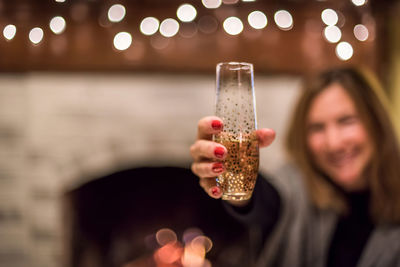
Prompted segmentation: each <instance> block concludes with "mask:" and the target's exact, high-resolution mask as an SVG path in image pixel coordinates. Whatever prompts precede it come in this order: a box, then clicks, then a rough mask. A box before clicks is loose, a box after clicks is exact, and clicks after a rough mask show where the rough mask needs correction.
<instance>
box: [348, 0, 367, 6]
mask: <svg viewBox="0 0 400 267" xmlns="http://www.w3.org/2000/svg"><path fill="white" fill-rule="evenodd" d="M351 2H353V4H354V5H356V6H363V5H365V4H366V3H367V1H366V0H351Z"/></svg>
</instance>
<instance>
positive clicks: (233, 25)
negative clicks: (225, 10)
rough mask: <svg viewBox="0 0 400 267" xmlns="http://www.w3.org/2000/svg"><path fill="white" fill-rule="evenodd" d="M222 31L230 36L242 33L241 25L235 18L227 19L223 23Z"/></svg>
mask: <svg viewBox="0 0 400 267" xmlns="http://www.w3.org/2000/svg"><path fill="white" fill-rule="evenodd" d="M223 27H224V30H225V31H226V32H227V33H228V34H230V35H238V34H239V33H241V32H242V31H243V23H242V21H241V20H240V19H239V18H237V17H229V18H227V19H226V20H225V21H224V24H223Z"/></svg>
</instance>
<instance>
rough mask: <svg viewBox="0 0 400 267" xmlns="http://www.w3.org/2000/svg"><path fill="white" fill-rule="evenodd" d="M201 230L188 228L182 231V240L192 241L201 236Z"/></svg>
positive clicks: (185, 241) (186, 242)
mask: <svg viewBox="0 0 400 267" xmlns="http://www.w3.org/2000/svg"><path fill="white" fill-rule="evenodd" d="M202 235H203V232H202V231H201V230H200V229H199V228H189V229H186V230H185V231H184V232H183V236H182V240H183V242H184V243H185V244H188V243H190V242H192V240H193V239H195V238H196V237H198V236H202Z"/></svg>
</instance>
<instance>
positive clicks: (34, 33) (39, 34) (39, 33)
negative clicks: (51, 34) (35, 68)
mask: <svg viewBox="0 0 400 267" xmlns="http://www.w3.org/2000/svg"><path fill="white" fill-rule="evenodd" d="M43 36H44V34H43V30H42V29H41V28H39V27H35V28H33V29H32V30H31V31H30V32H29V40H30V41H31V42H32V43H33V44H35V45H36V44H38V43H40V42H41V41H42V39H43Z"/></svg>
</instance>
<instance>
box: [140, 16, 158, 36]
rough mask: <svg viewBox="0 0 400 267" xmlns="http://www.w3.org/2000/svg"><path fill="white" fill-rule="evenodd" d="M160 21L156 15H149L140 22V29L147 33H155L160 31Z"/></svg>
mask: <svg viewBox="0 0 400 267" xmlns="http://www.w3.org/2000/svg"><path fill="white" fill-rule="evenodd" d="M159 25H160V22H159V21H158V19H156V18H154V17H147V18H144V19H143V20H142V22H141V23H140V31H141V32H142V33H143V34H145V35H153V34H155V33H156V32H157V31H158V26H159Z"/></svg>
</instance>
